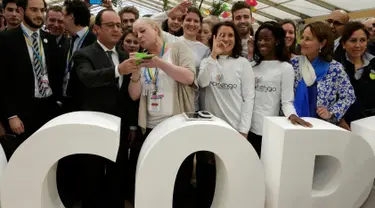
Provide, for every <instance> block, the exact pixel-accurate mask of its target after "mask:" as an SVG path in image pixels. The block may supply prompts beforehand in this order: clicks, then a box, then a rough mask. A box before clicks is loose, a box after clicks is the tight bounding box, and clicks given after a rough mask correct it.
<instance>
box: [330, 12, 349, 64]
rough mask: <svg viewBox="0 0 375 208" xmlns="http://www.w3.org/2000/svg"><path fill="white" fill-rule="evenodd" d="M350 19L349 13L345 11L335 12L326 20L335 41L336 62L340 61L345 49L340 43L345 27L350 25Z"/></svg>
mask: <svg viewBox="0 0 375 208" xmlns="http://www.w3.org/2000/svg"><path fill="white" fill-rule="evenodd" d="M349 20H350V17H349V15H348V13H347V12H345V11H343V10H334V11H333V12H332V13H331V14H330V15H329V16H328V19H326V23H327V24H328V25H329V26H330V27H331V30H332V33H333V37H334V39H335V45H334V50H333V51H334V57H335V59H336V60H340V59H339V57H341V54H342V53H345V52H344V49H343V47H342V45H341V43H340V40H341V35H342V32H343V31H344V27H345V25H346V24H348V23H349Z"/></svg>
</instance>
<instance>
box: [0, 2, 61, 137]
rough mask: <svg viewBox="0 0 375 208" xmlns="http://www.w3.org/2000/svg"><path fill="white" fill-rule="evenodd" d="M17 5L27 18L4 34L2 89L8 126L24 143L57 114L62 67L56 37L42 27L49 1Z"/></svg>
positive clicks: (0, 50) (0, 72)
mask: <svg viewBox="0 0 375 208" xmlns="http://www.w3.org/2000/svg"><path fill="white" fill-rule="evenodd" d="M17 6H18V9H19V11H20V13H21V15H22V16H23V17H24V21H23V22H22V24H21V26H20V27H18V28H16V29H13V30H9V31H7V32H4V33H2V34H1V41H0V63H1V68H0V77H1V79H2V80H1V82H0V83H1V86H0V90H2V91H3V93H2V95H3V97H2V101H1V102H3V105H4V107H3V108H4V109H3V114H4V116H5V119H7V120H8V122H7V123H8V124H9V125H8V130H10V131H9V132H13V133H14V134H17V140H19V143H22V142H23V141H24V140H25V139H27V138H28V137H29V136H30V135H31V134H33V133H34V132H35V131H37V130H38V129H39V128H40V127H41V126H42V125H44V124H45V123H46V122H48V121H49V120H50V119H52V118H53V117H55V116H56V115H58V113H59V105H58V104H57V100H59V98H60V97H61V87H62V71H63V69H62V68H61V66H59V61H58V59H59V58H60V57H59V56H58V52H57V45H56V41H55V39H54V38H53V37H52V36H50V35H48V34H46V33H45V32H43V31H41V30H40V28H41V26H42V25H43V16H42V14H43V12H44V11H45V9H46V6H47V5H46V2H45V1H44V0H23V1H19V2H17ZM36 10H37V11H36Z"/></svg>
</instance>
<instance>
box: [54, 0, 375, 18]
mask: <svg viewBox="0 0 375 208" xmlns="http://www.w3.org/2000/svg"><path fill="white" fill-rule="evenodd" d="M181 1H182V0H169V4H168V6H169V7H174V6H175V5H177V4H178V2H181ZM213 1H218V0H203V3H202V8H204V9H210V8H211V5H212V2H213ZM62 2H63V0H47V3H50V4H62ZM195 2H196V4H197V5H196V6H198V5H199V4H200V2H201V1H200V0H196V1H195ZM227 2H228V6H229V8H231V6H232V4H233V3H234V2H236V1H234V0H228V1H227ZM257 2H258V5H257V6H256V7H255V8H256V11H255V12H254V13H253V17H254V19H255V20H257V21H260V22H265V21H272V20H274V21H277V20H280V19H286V18H288V19H293V20H299V19H306V18H310V17H316V16H322V15H328V14H329V13H330V12H331V11H332V10H334V9H343V10H346V11H348V12H352V11H360V10H366V9H374V8H375V0H257ZM124 6H135V7H137V8H138V9H139V11H140V14H141V16H143V15H145V14H154V13H158V12H161V11H163V0H122V4H121V6H120V7H119V8H121V7H124ZM119 8H117V9H119ZM101 9H102V8H101V7H100V6H94V7H93V9H92V13H93V14H96V13H97V12H99V11H100V10H101Z"/></svg>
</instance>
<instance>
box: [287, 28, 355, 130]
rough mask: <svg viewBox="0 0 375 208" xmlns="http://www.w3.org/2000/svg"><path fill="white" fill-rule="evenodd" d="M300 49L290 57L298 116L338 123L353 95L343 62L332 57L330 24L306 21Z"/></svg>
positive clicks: (351, 101)
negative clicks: (298, 54) (300, 54)
mask: <svg viewBox="0 0 375 208" xmlns="http://www.w3.org/2000/svg"><path fill="white" fill-rule="evenodd" d="M301 53H302V56H298V57H295V58H293V59H292V60H291V62H292V65H293V68H294V71H295V81H294V87H295V100H294V105H295V108H296V111H297V114H298V116H300V117H315V118H320V119H323V120H326V121H328V122H331V123H333V124H338V122H339V121H340V120H341V118H342V117H343V116H344V115H345V113H346V111H347V110H348V109H349V107H350V106H351V105H352V104H353V103H354V101H355V99H356V98H355V94H354V89H353V87H352V85H351V83H350V79H349V77H348V75H347V74H346V73H345V70H344V68H343V66H342V65H341V64H340V63H338V62H336V61H334V60H332V55H333V34H332V32H331V30H330V28H329V27H328V26H327V25H326V24H324V23H322V22H314V23H311V24H309V25H307V26H306V27H305V29H304V31H303V36H302V40H301Z"/></svg>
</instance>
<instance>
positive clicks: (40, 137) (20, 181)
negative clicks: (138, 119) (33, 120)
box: [1, 112, 120, 208]
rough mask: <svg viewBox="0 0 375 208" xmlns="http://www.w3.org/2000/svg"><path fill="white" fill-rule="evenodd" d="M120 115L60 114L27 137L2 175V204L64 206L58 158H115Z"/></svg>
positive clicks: (13, 206)
mask: <svg viewBox="0 0 375 208" xmlns="http://www.w3.org/2000/svg"><path fill="white" fill-rule="evenodd" d="M119 138H120V119H119V118H118V117H115V116H111V115H108V114H103V113H94V112H77V113H70V114H65V115H62V116H60V117H57V118H55V119H53V120H51V121H50V122H48V123H47V124H46V125H44V126H43V127H42V128H41V129H39V130H38V131H37V132H36V133H35V134H33V135H32V136H31V137H30V138H28V139H27V140H26V141H25V142H24V143H23V144H22V145H21V146H20V147H19V148H18V149H17V151H16V152H15V153H14V154H13V156H12V159H11V160H10V161H9V163H8V165H7V167H6V169H5V171H4V173H3V176H2V178H1V207H2V208H26V207H30V208H61V207H63V205H62V203H61V200H60V198H59V196H58V193H57V188H56V166H57V161H58V160H59V159H61V158H63V157H65V156H68V155H73V154H93V155H99V156H102V157H105V158H107V159H109V160H112V161H115V160H116V155H117V150H118V147H119Z"/></svg>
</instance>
